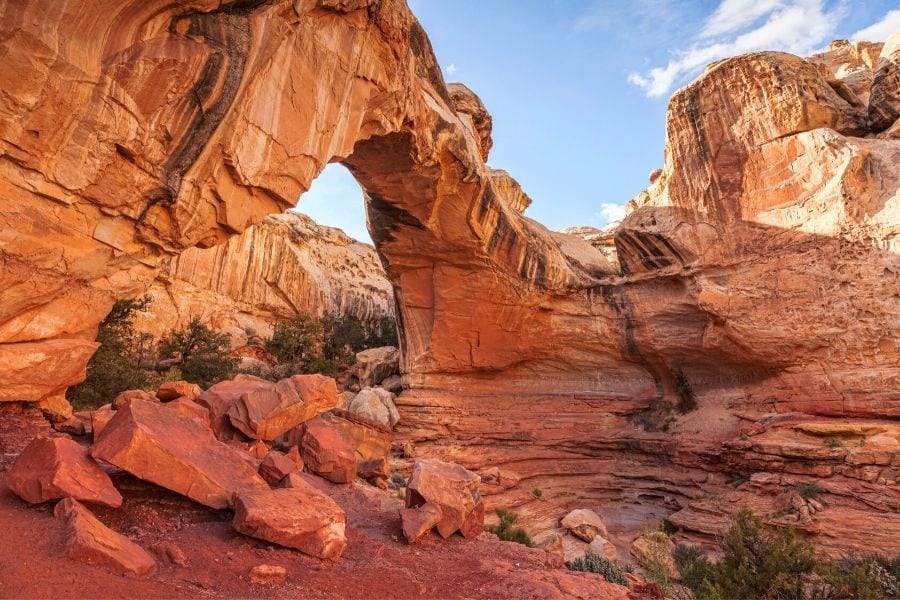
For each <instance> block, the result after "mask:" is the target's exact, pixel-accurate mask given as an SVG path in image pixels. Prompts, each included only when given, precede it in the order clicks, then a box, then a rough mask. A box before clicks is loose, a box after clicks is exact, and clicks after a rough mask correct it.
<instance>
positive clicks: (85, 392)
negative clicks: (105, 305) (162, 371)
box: [66, 296, 153, 409]
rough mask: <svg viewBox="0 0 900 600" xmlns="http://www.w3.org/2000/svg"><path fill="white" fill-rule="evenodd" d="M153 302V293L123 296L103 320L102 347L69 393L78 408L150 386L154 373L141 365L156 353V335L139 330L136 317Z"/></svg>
mask: <svg viewBox="0 0 900 600" xmlns="http://www.w3.org/2000/svg"><path fill="white" fill-rule="evenodd" d="M150 302H151V299H150V297H149V296H145V297H143V298H139V299H136V300H119V301H118V302H116V303H115V304H114V305H113V307H112V310H110V312H109V314H108V315H107V316H106V318H105V319H103V321H102V322H101V323H100V328H99V329H98V331H97V341H98V342H100V347H99V348H98V349H97V352H96V353H95V354H94V356H93V357H92V358H91V360H90V362H89V363H88V367H87V378H86V379H85V380H84V382H83V383H80V384H78V385H76V386H73V387H71V388H69V390H68V392H67V393H66V397H67V398H68V400H69V401H70V402H71V403H72V406H74V407H75V408H76V409H82V408H96V407H98V406H101V405H103V404H106V403H107V402H111V401H112V399H113V398H115V397H116V396H117V395H118V394H119V393H121V392H124V391H125V390H133V389H142V388H145V387H147V386H148V383H149V380H150V377H149V376H150V373H149V372H148V371H146V370H144V369H142V368H141V363H142V362H145V361H146V360H147V358H148V356H151V355H152V352H153V350H152V345H153V344H152V339H151V338H150V336H148V335H142V334H139V333H137V332H135V330H134V317H135V313H138V312H140V311H143V310H146V309H147V307H148V306H149V305H150Z"/></svg>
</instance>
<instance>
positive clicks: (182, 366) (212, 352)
mask: <svg viewBox="0 0 900 600" xmlns="http://www.w3.org/2000/svg"><path fill="white" fill-rule="evenodd" d="M230 347H231V344H230V341H229V339H228V335H227V334H224V333H219V332H217V331H213V330H212V329H210V328H209V327H207V326H206V325H204V324H203V323H202V322H201V321H200V317H193V318H191V320H190V321H189V322H188V324H187V325H185V326H184V327H182V328H181V329H175V330H172V331H170V332H169V333H168V334H167V335H166V336H164V337H163V341H162V344H161V346H160V355H161V357H162V358H164V359H165V358H180V359H181V361H180V363H179V370H180V371H181V377H182V379H184V380H185V381H190V382H191V383H196V384H197V385H199V386H200V387H203V388H208V387H210V386H211V385H213V384H214V383H217V382H219V381H222V380H223V379H227V378H228V377H230V376H231V375H232V373H233V372H234V370H235V367H236V365H237V360H235V359H234V358H231V357H229V356H228V353H229V351H230V349H231V348H230Z"/></svg>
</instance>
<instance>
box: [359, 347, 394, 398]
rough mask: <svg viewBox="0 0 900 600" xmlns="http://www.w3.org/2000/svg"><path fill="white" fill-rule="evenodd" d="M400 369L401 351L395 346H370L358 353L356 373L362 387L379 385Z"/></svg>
mask: <svg viewBox="0 0 900 600" xmlns="http://www.w3.org/2000/svg"><path fill="white" fill-rule="evenodd" d="M399 371H400V351H399V350H397V348H394V347H393V346H383V347H381V348H369V349H368V350H363V351H362V352H357V353H356V363H355V364H354V373H355V374H356V378H357V379H359V385H360V387H363V388H366V387H371V386H373V385H378V384H379V383H381V382H382V381H384V380H385V379H387V378H388V377H390V376H391V375H396V374H397V373H398V372H399Z"/></svg>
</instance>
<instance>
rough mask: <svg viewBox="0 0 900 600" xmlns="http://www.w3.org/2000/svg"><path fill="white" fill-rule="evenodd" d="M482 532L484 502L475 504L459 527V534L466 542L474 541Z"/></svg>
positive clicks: (480, 501)
mask: <svg viewBox="0 0 900 600" xmlns="http://www.w3.org/2000/svg"><path fill="white" fill-rule="evenodd" d="M483 532H484V500H479V501H478V503H477V504H475V508H473V509H472V510H471V511H470V512H469V514H467V515H466V518H465V520H464V521H463V523H462V525H460V527H459V534H460V535H461V536H463V537H464V538H466V539H467V540H474V539H475V538H477V537H478V536H479V535H481V534H482V533H483Z"/></svg>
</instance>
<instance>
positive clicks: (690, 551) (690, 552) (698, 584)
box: [672, 543, 712, 592]
mask: <svg viewBox="0 0 900 600" xmlns="http://www.w3.org/2000/svg"><path fill="white" fill-rule="evenodd" d="M672 558H674V559H675V564H676V565H678V571H679V572H680V573H681V584H682V585H684V586H687V587H689V588H690V589H691V590H694V591H695V592H697V591H699V590H700V589H701V588H702V587H703V582H704V581H705V580H707V579H711V576H712V563H711V562H710V560H709V558H707V556H706V554H705V553H704V552H703V550H701V549H700V548H699V547H698V546H692V545H689V544H684V543H681V544H677V545H676V546H675V551H674V552H673V553H672Z"/></svg>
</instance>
